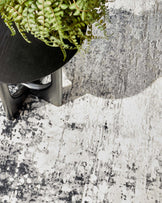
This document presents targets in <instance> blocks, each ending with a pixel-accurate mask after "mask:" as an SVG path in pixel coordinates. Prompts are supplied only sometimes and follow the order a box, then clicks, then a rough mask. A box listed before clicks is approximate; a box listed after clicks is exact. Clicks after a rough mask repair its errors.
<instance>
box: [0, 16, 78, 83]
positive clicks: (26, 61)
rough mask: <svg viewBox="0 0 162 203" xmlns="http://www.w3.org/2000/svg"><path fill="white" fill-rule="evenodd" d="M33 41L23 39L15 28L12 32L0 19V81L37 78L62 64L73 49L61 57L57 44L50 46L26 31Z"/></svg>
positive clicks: (71, 54)
mask: <svg viewBox="0 0 162 203" xmlns="http://www.w3.org/2000/svg"><path fill="white" fill-rule="evenodd" d="M27 37H28V39H29V40H30V41H31V42H32V43H30V44H29V43H28V42H26V41H25V40H24V39H23V37H22V36H21V35H20V33H19V32H18V31H17V34H16V35H15V36H11V32H10V30H9V29H8V27H7V26H6V25H5V23H4V22H3V20H2V19H0V82H3V83H8V84H9V83H10V84H11V83H12V84H15V83H22V82H30V81H34V80H37V79H39V78H41V77H44V76H46V75H48V74H51V73H52V72H54V71H56V70H58V69H59V68H61V67H62V66H63V65H64V64H65V63H67V62H68V61H69V60H70V59H71V58H72V57H73V56H74V54H75V53H76V50H67V58H66V60H65V61H63V54H62V51H61V50H60V48H55V47H49V46H47V45H46V44H45V43H44V42H42V41H40V40H38V39H36V38H34V37H33V36H32V35H30V34H27Z"/></svg>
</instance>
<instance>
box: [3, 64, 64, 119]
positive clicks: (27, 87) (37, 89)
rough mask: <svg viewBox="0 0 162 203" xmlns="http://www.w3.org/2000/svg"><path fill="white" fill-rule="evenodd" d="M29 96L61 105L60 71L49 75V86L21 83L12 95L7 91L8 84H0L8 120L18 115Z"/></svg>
mask: <svg viewBox="0 0 162 203" xmlns="http://www.w3.org/2000/svg"><path fill="white" fill-rule="evenodd" d="M29 94H32V95H35V96H38V97H39V98H42V99H44V100H46V101H47V102H50V103H52V104H54V105H56V106H60V105H61V104H62V69H61V68H60V69H58V70H57V71H55V72H54V73H52V74H51V82H50V83H49V84H45V85H41V84H37V83H34V82H33V83H21V88H20V89H18V91H16V92H15V93H14V94H11V92H10V91H9V87H8V84H6V83H0V97H1V100H2V103H3V107H4V110H5V112H6V116H7V118H8V119H9V120H13V119H15V118H16V117H17V116H18V115H19V112H20V109H21V106H22V104H23V102H24V101H25V99H26V98H27V96H28V95H29Z"/></svg>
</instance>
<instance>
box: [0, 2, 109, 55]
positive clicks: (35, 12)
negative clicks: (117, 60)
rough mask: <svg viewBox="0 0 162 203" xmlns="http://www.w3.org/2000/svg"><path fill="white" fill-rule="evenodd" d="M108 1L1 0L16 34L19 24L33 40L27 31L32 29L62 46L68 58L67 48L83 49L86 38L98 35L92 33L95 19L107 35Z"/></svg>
mask: <svg viewBox="0 0 162 203" xmlns="http://www.w3.org/2000/svg"><path fill="white" fill-rule="evenodd" d="M108 1H109V0H1V1H0V14H1V17H2V18H3V19H4V22H5V23H6V25H7V26H8V28H9V29H10V30H11V33H12V35H14V34H15V29H14V26H13V25H14V24H15V25H16V27H17V29H18V31H19V32H20V34H21V35H22V36H23V38H24V39H25V40H26V41H27V42H30V41H29V40H28V38H27V36H26V33H31V34H32V35H34V36H35V37H36V38H38V39H40V40H42V41H43V42H44V43H45V44H47V45H48V46H52V47H60V48H61V50H62V52H63V54H64V58H66V51H65V49H74V48H75V49H79V48H80V46H81V43H82V42H83V40H85V39H88V40H91V39H94V38H96V37H95V36H94V35H93V34H92V24H93V23H95V22H97V23H96V26H97V27H98V28H99V29H100V30H102V31H103V33H104V35H105V37H106V35H107V34H106V23H105V17H106V13H107V12H106V9H107V7H106V6H105V3H107V2H108ZM101 18H102V19H101ZM100 19H101V20H100ZM86 28H87V32H86ZM67 41H69V42H70V43H71V44H72V45H69V43H67Z"/></svg>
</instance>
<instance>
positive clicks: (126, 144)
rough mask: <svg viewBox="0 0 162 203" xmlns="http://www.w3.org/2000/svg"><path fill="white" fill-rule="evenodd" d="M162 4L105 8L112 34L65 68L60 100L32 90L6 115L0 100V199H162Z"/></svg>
mask: <svg viewBox="0 0 162 203" xmlns="http://www.w3.org/2000/svg"><path fill="white" fill-rule="evenodd" d="M128 2H129V1H128ZM134 2H137V3H139V2H140V1H137V0H136V1H134ZM143 2H144V1H143ZM150 2H152V1H151V0H150ZM158 2H160V1H156V4H153V6H152V4H151V7H149V9H150V10H149V9H146V10H145V11H143V12H140V13H139V14H138V13H137V12H133V11H128V9H127V10H126V9H125V10H124V9H114V8H113V9H112V10H111V12H110V16H111V21H112V24H111V25H109V31H108V32H109V33H110V34H111V33H112V32H113V33H114V35H113V36H112V37H110V40H109V41H105V40H98V41H93V42H92V43H91V46H90V47H89V52H88V53H87V54H86V55H84V54H82V53H81V54H77V55H76V56H75V57H74V58H73V59H72V60H71V61H70V62H69V63H68V64H67V65H66V67H65V68H64V71H65V73H66V75H67V78H68V79H69V80H70V81H71V82H72V86H69V87H67V88H66V91H65V92H64V105H62V106H61V107H55V106H53V105H51V104H48V103H46V102H44V101H42V100H39V99H37V98H29V99H28V100H27V101H26V103H25V104H24V107H23V109H24V111H23V112H21V114H20V117H19V118H18V119H17V120H14V121H8V120H6V118H5V113H4V111H3V108H2V105H1V103H0V126H1V128H0V135H1V136H0V202H3V203H29V202H36V203H43V202H46V203H47V202H48V203H57V202H58V203H60V202H78V203H79V202H88V203H94V202H96V203H100V202H105V203H121V202H126V203H132V202H133V203H144V202H146V203H160V202H162V138H161V135H162V127H161V123H162V117H161V115H162V103H161V101H162V91H161V89H162V78H160V71H161V61H160V60H161V56H160V54H161V48H162V46H161V45H160V43H161V37H160V32H161V31H160V30H161V24H160V22H161V20H160V19H161V9H160V6H161V5H160V4H158ZM148 5H149V4H148ZM132 8H133V6H132ZM136 10H138V9H136ZM137 14H138V15H137ZM85 46H86V45H85ZM64 82H65V81H64ZM67 84H68V83H67Z"/></svg>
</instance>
